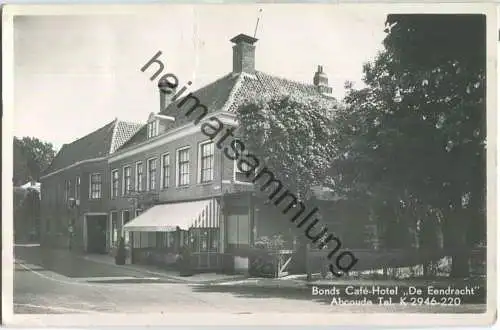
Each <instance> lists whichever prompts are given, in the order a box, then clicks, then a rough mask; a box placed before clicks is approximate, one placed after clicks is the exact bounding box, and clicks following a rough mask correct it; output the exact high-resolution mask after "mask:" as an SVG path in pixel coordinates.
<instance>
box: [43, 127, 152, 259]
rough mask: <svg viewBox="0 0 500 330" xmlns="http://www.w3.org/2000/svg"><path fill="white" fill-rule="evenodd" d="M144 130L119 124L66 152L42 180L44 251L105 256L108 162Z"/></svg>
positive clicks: (71, 146)
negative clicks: (52, 249) (68, 249)
mask: <svg viewBox="0 0 500 330" xmlns="http://www.w3.org/2000/svg"><path fill="white" fill-rule="evenodd" d="M142 126H143V125H141V124H136V123H128V122H124V121H120V120H118V119H115V120H113V121H112V122H110V123H108V124H106V125H105V126H103V127H101V128H99V129H97V130H96V131H94V132H92V133H90V134H88V135H86V136H84V137H82V138H81V139H78V140H76V141H74V142H72V143H69V144H65V145H63V146H62V148H61V150H60V151H59V152H58V153H57V155H56V157H55V158H54V160H53V161H52V163H51V165H50V166H49V167H48V168H47V170H45V172H44V173H43V176H42V177H41V178H40V182H41V237H40V239H41V244H42V245H44V246H48V247H56V248H71V249H75V250H77V251H86V252H101V251H106V245H104V246H103V245H102V244H101V240H99V239H97V238H96V237H99V236H104V237H105V236H106V235H107V222H108V218H107V217H108V212H107V209H108V201H109V184H107V183H108V182H109V180H110V179H109V172H108V170H107V169H108V157H109V155H111V154H113V153H114V152H115V151H116V149H118V148H119V147H121V146H122V144H123V143H125V142H126V141H128V139H129V138H130V137H131V136H133V135H134V134H135V133H136V132H137V131H138V130H139V129H140V128H141V127H142ZM103 241H104V242H106V239H105V238H104V240H103Z"/></svg>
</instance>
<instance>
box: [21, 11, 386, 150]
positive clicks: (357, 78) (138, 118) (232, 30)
mask: <svg viewBox="0 0 500 330" xmlns="http://www.w3.org/2000/svg"><path fill="white" fill-rule="evenodd" d="M259 9H262V13H261V18H260V20H259V25H258V30H257V35H256V38H258V39H259V40H258V41H257V43H256V44H255V45H256V54H255V56H256V59H255V63H256V64H255V65H256V69H257V70H259V71H263V72H266V73H269V74H273V75H276V76H281V77H285V78H288V79H292V80H297V81H302V82H308V83H312V79H313V76H314V72H315V70H316V68H317V66H318V65H323V68H324V71H325V73H326V74H327V75H328V78H329V84H330V86H331V87H332V88H333V95H334V96H336V97H337V98H342V97H343V95H344V82H345V81H346V80H349V81H353V82H354V83H355V86H356V87H362V81H361V78H362V66H363V64H364V63H365V62H367V61H369V60H372V59H373V58H374V57H375V56H376V54H377V52H378V51H380V50H381V49H382V48H383V47H382V40H383V38H384V32H383V30H384V22H385V17H386V15H387V13H385V12H382V11H378V10H376V9H375V10H373V11H370V12H369V13H367V12H366V10H360V9H356V8H354V7H339V6H336V5H297V4H291V5H274V4H271V5H255V4H252V5H165V6H161V7H152V8H147V7H144V8H141V10H136V11H135V12H134V13H133V14H132V13H131V12H130V11H117V13H114V14H109V13H106V14H100V13H99V14H91V15H82V14H79V15H78V16H75V15H72V16H70V15H52V16H16V17H15V19H14V116H13V117H14V135H15V136H18V137H21V136H34V137H37V138H39V139H41V140H43V141H46V142H51V143H53V144H54V146H55V147H56V148H60V147H61V145H62V144H64V143H70V142H71V141H74V140H76V139H78V138H80V137H83V136H85V135H86V134H88V133H90V132H92V131H93V130H96V129H98V128H99V127H102V126H104V125H105V124H107V123H109V122H111V121H112V120H114V119H115V118H119V119H121V120H126V121H134V122H145V121H146V120H147V117H148V115H149V113H151V112H158V111H159V110H160V109H159V92H158V89H157V87H156V81H154V82H152V81H151V80H149V78H150V76H151V74H152V73H151V74H150V73H149V72H148V73H143V72H141V71H140V68H141V67H142V66H143V65H144V64H145V63H147V62H148V61H149V59H150V58H151V57H152V56H153V55H155V54H156V52H158V51H161V52H162V55H161V57H160V59H161V60H162V61H163V63H165V69H164V73H168V72H169V73H173V74H175V75H176V76H177V77H178V79H179V86H183V85H184V84H185V83H186V82H187V81H189V80H191V81H192V82H193V85H192V87H193V88H192V89H191V90H194V89H197V88H199V87H202V86H203V85H206V84H208V83H210V82H212V81H214V80H216V79H218V78H220V77H222V76H223V75H225V74H227V73H229V72H230V71H231V70H232V44H231V43H230V41H229V40H230V39H231V38H232V37H234V36H236V35H238V34H240V33H245V34H248V35H253V34H254V29H255V25H256V21H257V17H258V15H259V14H258V11H259ZM364 9H365V8H364Z"/></svg>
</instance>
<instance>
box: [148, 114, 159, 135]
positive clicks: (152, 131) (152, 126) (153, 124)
mask: <svg viewBox="0 0 500 330" xmlns="http://www.w3.org/2000/svg"><path fill="white" fill-rule="evenodd" d="M159 124H160V123H159V120H158V119H155V120H151V121H150V122H148V124H147V125H148V126H147V137H148V139H151V138H154V137H155V136H158V132H159Z"/></svg>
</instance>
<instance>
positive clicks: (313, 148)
mask: <svg viewBox="0 0 500 330" xmlns="http://www.w3.org/2000/svg"><path fill="white" fill-rule="evenodd" d="M337 107H338V104H337V102H336V101H335V100H334V99H331V98H326V97H318V96H316V97H303V96H299V95H284V94H268V95H261V96H260V97H259V98H257V99H251V100H248V101H247V102H246V103H244V105H243V106H241V107H240V108H239V109H238V119H239V121H240V124H241V125H240V127H239V135H240V137H241V138H242V141H244V143H245V146H246V147H247V149H248V150H250V151H251V152H252V153H253V154H254V155H255V156H256V157H257V158H258V160H259V163H260V164H261V165H262V166H266V167H267V168H269V169H270V170H271V171H272V173H273V174H274V175H275V177H276V178H277V179H279V180H280V181H281V182H282V183H283V186H284V188H285V189H287V190H288V191H289V192H291V193H293V194H295V196H297V198H298V199H299V200H302V201H304V200H305V199H307V196H308V195H309V194H310V192H311V188H312V187H313V186H318V185H321V186H325V185H328V184H330V185H331V184H332V182H330V181H331V180H329V176H328V168H329V164H330V163H331V162H332V161H333V158H332V157H333V156H334V155H335V152H334V151H335V143H334V141H333V139H332V138H333V130H334V126H333V121H332V119H333V116H332V115H333V112H334V111H335V109H336V108H337ZM284 226H287V227H288V226H289V227H288V228H289V229H291V230H292V232H295V234H296V235H297V236H296V239H297V242H300V244H299V251H297V256H299V258H298V259H297V260H296V262H297V264H296V266H295V267H296V270H298V271H301V272H302V271H305V260H306V254H307V249H306V246H307V244H308V243H309V241H308V240H307V237H306V236H305V235H304V233H303V232H299V231H298V230H297V229H296V228H295V227H294V226H291V224H285V225H284Z"/></svg>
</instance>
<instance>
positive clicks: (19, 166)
mask: <svg viewBox="0 0 500 330" xmlns="http://www.w3.org/2000/svg"><path fill="white" fill-rule="evenodd" d="M55 154H56V151H55V149H54V146H53V145H52V143H47V142H42V141H40V140H39V139H37V138H35V137H23V138H21V139H19V138H17V137H14V178H13V179H14V184H17V185H19V184H23V183H26V182H27V181H29V180H31V179H33V180H38V179H39V178H40V176H41V173H42V172H43V171H44V170H45V169H46V168H47V167H48V166H49V165H50V163H51V162H52V160H53V159H54V157H55Z"/></svg>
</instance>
